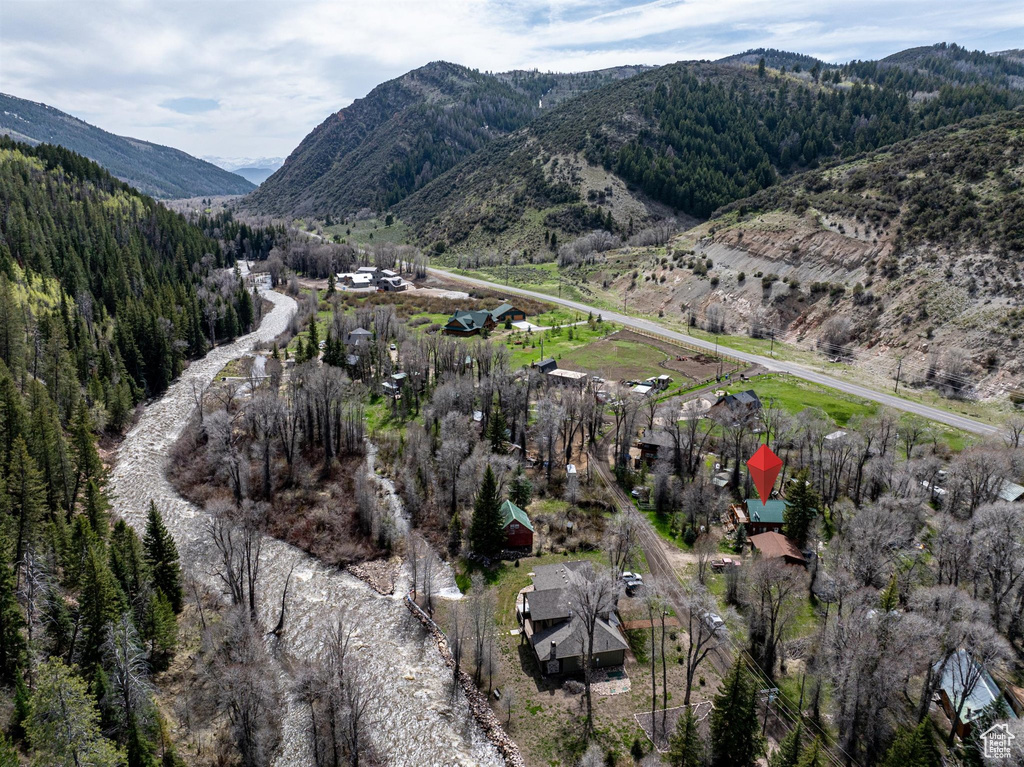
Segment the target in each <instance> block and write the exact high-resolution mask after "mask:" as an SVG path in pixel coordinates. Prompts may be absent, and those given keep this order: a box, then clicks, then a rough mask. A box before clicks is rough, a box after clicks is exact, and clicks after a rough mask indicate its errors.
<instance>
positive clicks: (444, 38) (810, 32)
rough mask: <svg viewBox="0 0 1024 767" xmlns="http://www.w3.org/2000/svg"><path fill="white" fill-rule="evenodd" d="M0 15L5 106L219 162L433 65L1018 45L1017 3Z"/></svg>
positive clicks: (444, 0)
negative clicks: (10, 103) (20, 103)
mask: <svg viewBox="0 0 1024 767" xmlns="http://www.w3.org/2000/svg"><path fill="white" fill-rule="evenodd" d="M3 15H4V19H3V24H2V26H0V47H2V49H3V55H2V57H0V87H2V89H3V90H4V91H6V92H10V93H12V94H14V95H17V96H22V97H25V98H31V99H34V100H37V101H43V102H46V103H49V104H52V105H54V106H56V107H58V108H60V109H63V110H65V111H68V112H70V113H72V114H75V115H77V116H80V117H82V118H83V119H86V120H89V121H90V122H93V123H95V124H97V125H99V126H101V127H103V128H106V129H107V130H111V131H114V132H117V133H122V134H126V135H133V136H137V137H139V138H145V139H148V140H151V141H158V142H161V143H166V144H170V145H172V146H176V147H179V148H181V149H184V150H185V151H188V152H191V153H193V154H197V155H200V154H209V155H219V156H222V157H232V156H245V155H283V154H287V153H289V152H290V151H291V150H292V149H293V148H294V147H295V146H296V145H297V144H298V142H299V141H300V140H301V139H302V137H303V136H304V135H305V134H306V133H307V132H308V131H309V130H310V129H312V128H313V127H314V126H315V125H317V124H318V123H320V122H322V121H323V120H324V119H325V118H326V117H327V116H328V115H329V114H331V113H333V112H335V111H337V110H338V109H340V108H342V107H344V106H346V105H348V104H349V103H351V101H352V100H353V99H355V98H360V97H362V96H364V95H365V94H366V93H367V92H368V91H369V90H370V89H371V88H372V87H373V86H374V85H376V84H378V83H380V82H382V81H384V80H387V79H390V78H392V77H397V76H398V75H400V74H402V73H403V72H405V71H408V70H409V69H413V68H415V67H418V66H422V65H423V64H425V63H427V62H428V61H432V60H437V59H444V60H448V61H454V62H458V63H462V64H465V65H467V66H473V67H478V68H480V69H484V70H491V71H500V70H506V69H511V68H534V67H536V68H538V69H541V70H561V71H566V70H583V69H593V68H600V67H607V66H613V65H616V64H665V63H669V62H671V61H677V60H680V59H713V58H719V57H721V56H725V55H728V54H731V53H737V52H739V51H742V50H745V49H747V48H750V47H760V46H764V47H773V48H783V49H788V50H796V51H799V52H801V53H807V54H810V55H814V56H819V57H821V58H824V59H826V60H829V61H845V60H849V59H852V58H861V59H865V58H875V57H878V56H884V55H886V54H888V53H892V52H894V51H897V50H900V49H902V48H906V47H910V46H914V45H927V44H931V43H934V42H940V41H948V42H954V41H955V42H958V43H960V44H963V45H967V46H969V47H972V48H973V47H977V48H985V49H988V50H998V49H1000V48H1008V47H1017V46H1019V45H1020V40H1021V39H1024V5H1022V4H1021V3H1020V2H1019V0H1015V1H1013V2H1008V1H1006V0H984V1H983V0H977V1H976V2H972V3H962V2H961V3H953V2H949V1H948V0H946V1H942V0H927V1H926V0H903V2H892V0H862V1H861V2H850V0H847V1H846V2H835V1H833V0H822V1H821V2H817V3H808V2H806V0H799V1H798V0H776V2H772V3H766V2H763V1H761V0H686V1H685V2H683V1H682V0H654V1H653V2H650V1H648V2H639V3H636V2H626V1H625V0H596V1H592V2H584V1H583V0H548V1H544V0H436V1H428V2H423V1H422V0H376V1H371V0H364V1H361V2H353V0H343V1H341V2H338V1H335V2H315V1H314V0H299V1H297V2H285V1H284V0H282V1H280V2H269V1H268V0H262V1H258V2H246V1H243V0H219V1H218V0H206V1H205V2H195V1H194V0H163V1H162V2H158V1H157V0H135V1H129V0H124V1H123V2H96V1H94V0H61V1H60V2H58V1H56V0H4V12H3ZM213 102H216V103H217V107H216V108H215V109H214V108H211V109H207V110H206V111H199V110H196V109H192V110H189V109H185V110H181V109H175V108H174V107H175V106H176V105H178V106H180V105H182V104H186V105H188V104H203V103H213ZM183 111H185V112H189V111H191V112H192V113H188V114H184V113H182V112H183Z"/></svg>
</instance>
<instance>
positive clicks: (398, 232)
mask: <svg viewBox="0 0 1024 767" xmlns="http://www.w3.org/2000/svg"><path fill="white" fill-rule="evenodd" d="M324 233H325V234H327V235H328V236H329V237H330V238H331V239H332V240H333V239H335V238H337V240H338V241H340V242H347V243H348V244H350V245H373V244H374V243H380V242H392V243H394V244H396V245H403V244H405V243H407V242H409V238H410V235H411V233H410V231H409V227H408V226H406V225H405V224H404V223H403V222H402V221H401V220H400V219H398V218H395V219H394V220H393V221H392V223H391V225H390V226H387V225H386V223H385V220H384V219H379V218H367V219H363V220H361V221H350V222H349V223H347V224H335V225H334V226H327V227H324Z"/></svg>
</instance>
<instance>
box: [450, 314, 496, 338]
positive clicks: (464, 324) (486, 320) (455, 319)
mask: <svg viewBox="0 0 1024 767" xmlns="http://www.w3.org/2000/svg"><path fill="white" fill-rule="evenodd" d="M494 326H495V323H494V318H493V317H491V313H490V312H488V311H484V310H482V309H478V310H476V311H469V310H465V309H459V310H458V311H456V312H455V314H453V315H452V316H451V317H450V318H449V319H448V323H447V324H446V325H445V326H444V332H445V334H447V335H450V336H475V335H479V334H480V332H481V331H484V330H486V331H487V332H490V331H492V330H494Z"/></svg>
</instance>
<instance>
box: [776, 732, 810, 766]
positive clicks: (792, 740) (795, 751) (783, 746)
mask: <svg viewBox="0 0 1024 767" xmlns="http://www.w3.org/2000/svg"><path fill="white" fill-rule="evenodd" d="M803 737H804V727H803V724H802V723H801V722H797V723H796V726H795V727H793V729H792V730H790V731H789V733H788V734H787V735H786V737H784V738H783V739H782V742H781V743H779V748H778V750H777V751H776V752H775V753H774V754H772V757H771V759H769V760H768V767H797V765H798V764H799V762H800V752H801V751H802V750H803Z"/></svg>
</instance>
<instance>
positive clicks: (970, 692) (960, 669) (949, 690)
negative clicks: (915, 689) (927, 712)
mask: <svg viewBox="0 0 1024 767" xmlns="http://www.w3.org/2000/svg"><path fill="white" fill-rule="evenodd" d="M933 668H934V670H935V671H941V672H942V680H941V682H940V683H939V700H940V701H941V702H942V708H943V710H944V711H945V712H946V716H947V717H949V720H950V721H951V722H953V725H954V727H955V729H956V734H957V735H959V736H960V737H961V738H966V737H967V736H968V735H969V734H970V732H971V723H972V722H973V721H974V720H976V719H977V718H978V717H979V716H981V714H982V712H984V711H985V709H986V708H988V707H989V706H991V705H992V704H993V703H995V702H996V701H997V700H999V699H1000V698H1001V697H1002V692H1000V691H999V687H998V686H997V685H996V682H995V680H994V679H993V678H992V675H991V674H989V673H988V671H987V670H986V669H984V668H982V667H981V666H979V665H978V662H977V661H976V660H974V658H972V657H971V655H970V653H968V652H967V650H963V649H961V650H957V651H956V652H955V653H953V654H952V655H950V656H949V657H948V658H947V659H946V661H945V663H943V662H942V661H939V662H938V663H936V664H935V666H934V667H933ZM965 687H969V689H967V690H966V692H965V690H964V688H965ZM958 708H959V709H960V713H959V715H957V709H958ZM1006 708H1007V711H1008V712H1009V716H1010V718H1011V719H1016V718H1017V715H1016V714H1015V713H1014V711H1013V708H1012V707H1011V706H1009V705H1007V706H1006Z"/></svg>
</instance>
